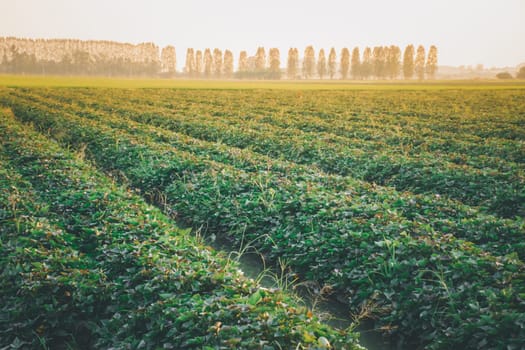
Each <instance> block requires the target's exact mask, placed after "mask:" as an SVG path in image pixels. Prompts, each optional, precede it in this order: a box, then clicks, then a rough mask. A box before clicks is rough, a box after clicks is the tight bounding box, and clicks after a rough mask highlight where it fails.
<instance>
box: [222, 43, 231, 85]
mask: <svg viewBox="0 0 525 350" xmlns="http://www.w3.org/2000/svg"><path fill="white" fill-rule="evenodd" d="M223 66H224V77H225V78H227V79H231V77H232V76H233V53H232V52H231V51H230V50H226V51H224V63H223Z"/></svg>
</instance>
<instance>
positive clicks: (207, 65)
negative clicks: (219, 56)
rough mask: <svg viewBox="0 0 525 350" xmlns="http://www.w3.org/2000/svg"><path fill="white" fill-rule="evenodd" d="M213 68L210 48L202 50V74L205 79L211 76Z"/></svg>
mask: <svg viewBox="0 0 525 350" xmlns="http://www.w3.org/2000/svg"><path fill="white" fill-rule="evenodd" d="M212 69H213V57H212V56H211V50H210V49H206V50H204V76H205V77H206V79H209V78H210V77H211V72H212Z"/></svg>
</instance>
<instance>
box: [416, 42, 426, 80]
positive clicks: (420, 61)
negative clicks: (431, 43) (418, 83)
mask: <svg viewBox="0 0 525 350" xmlns="http://www.w3.org/2000/svg"><path fill="white" fill-rule="evenodd" d="M414 71H415V72H416V77H417V78H418V79H419V80H423V79H425V48H424V47H423V46H422V45H419V46H418V47H417V51H416V59H415V61H414Z"/></svg>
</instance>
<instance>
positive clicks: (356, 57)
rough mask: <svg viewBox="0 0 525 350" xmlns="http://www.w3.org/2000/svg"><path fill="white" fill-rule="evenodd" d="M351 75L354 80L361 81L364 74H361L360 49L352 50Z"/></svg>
mask: <svg viewBox="0 0 525 350" xmlns="http://www.w3.org/2000/svg"><path fill="white" fill-rule="evenodd" d="M351 66H352V67H351V68H352V69H351V73H352V78H354V79H360V78H361V76H362V74H361V56H360V53H359V48H358V47H357V46H356V47H354V49H353V50H352V63H351Z"/></svg>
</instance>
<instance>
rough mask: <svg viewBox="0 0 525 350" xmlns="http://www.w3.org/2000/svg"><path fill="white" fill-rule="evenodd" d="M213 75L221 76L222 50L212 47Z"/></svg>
mask: <svg viewBox="0 0 525 350" xmlns="http://www.w3.org/2000/svg"><path fill="white" fill-rule="evenodd" d="M213 75H214V76H215V78H220V77H221V76H222V51H221V50H219V49H213Z"/></svg>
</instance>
